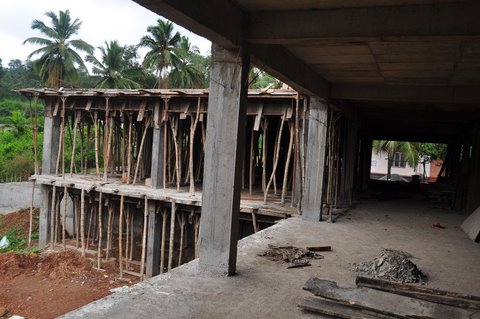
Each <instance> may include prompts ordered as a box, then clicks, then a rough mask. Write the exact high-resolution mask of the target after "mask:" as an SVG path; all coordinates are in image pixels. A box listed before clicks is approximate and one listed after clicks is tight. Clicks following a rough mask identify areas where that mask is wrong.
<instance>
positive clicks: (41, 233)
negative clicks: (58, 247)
mask: <svg viewBox="0 0 480 319" xmlns="http://www.w3.org/2000/svg"><path fill="white" fill-rule="evenodd" d="M50 189H51V187H49V186H47V185H40V198H41V201H42V202H41V204H40V218H39V225H38V248H40V249H44V248H45V247H46V246H47V241H48V239H49V238H50V219H51V218H50V211H49V207H50V205H51V199H52V197H51V193H50Z"/></svg>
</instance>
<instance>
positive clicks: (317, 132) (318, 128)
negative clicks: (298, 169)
mask: <svg viewBox="0 0 480 319" xmlns="http://www.w3.org/2000/svg"><path fill="white" fill-rule="evenodd" d="M327 119H328V106H327V105H326V104H325V102H323V101H322V100H320V99H318V98H311V100H310V108H309V110H308V136H307V154H306V159H305V162H306V167H305V188H304V189H305V191H304V194H303V205H302V207H303V211H302V217H303V218H304V219H308V220H314V221H319V220H320V219H321V209H322V194H323V170H324V167H325V144H326V139H327Z"/></svg>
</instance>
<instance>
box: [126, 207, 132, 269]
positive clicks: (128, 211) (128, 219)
mask: <svg viewBox="0 0 480 319" xmlns="http://www.w3.org/2000/svg"><path fill="white" fill-rule="evenodd" d="M130 208H131V207H130V205H128V206H127V207H126V208H125V209H126V212H127V213H126V218H125V225H126V227H125V228H126V235H127V237H126V239H125V269H126V270H128V256H129V251H128V250H129V248H130V245H129V240H130V213H131V212H130Z"/></svg>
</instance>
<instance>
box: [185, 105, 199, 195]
mask: <svg viewBox="0 0 480 319" xmlns="http://www.w3.org/2000/svg"><path fill="white" fill-rule="evenodd" d="M200 103H201V99H200V97H199V98H198V103H197V113H196V115H195V121H192V124H191V125H190V145H189V146H190V151H189V158H188V171H189V175H190V193H192V194H193V193H195V176H194V172H193V146H194V142H195V131H196V129H197V124H198V119H199V117H200Z"/></svg>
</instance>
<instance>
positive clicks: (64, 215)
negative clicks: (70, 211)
mask: <svg viewBox="0 0 480 319" xmlns="http://www.w3.org/2000/svg"><path fill="white" fill-rule="evenodd" d="M67 201H68V190H67V186H65V187H64V188H63V211H62V244H63V250H66V249H67V247H66V242H65V237H66V227H67Z"/></svg>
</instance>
